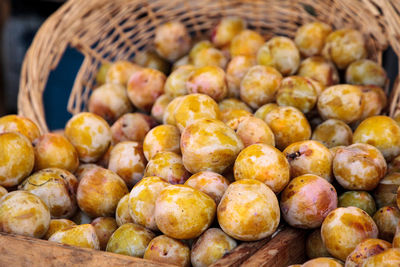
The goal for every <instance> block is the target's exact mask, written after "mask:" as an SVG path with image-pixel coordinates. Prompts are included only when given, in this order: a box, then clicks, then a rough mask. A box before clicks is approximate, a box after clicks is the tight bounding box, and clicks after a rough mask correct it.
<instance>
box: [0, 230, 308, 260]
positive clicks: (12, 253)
mask: <svg viewBox="0 0 400 267" xmlns="http://www.w3.org/2000/svg"><path fill="white" fill-rule="evenodd" d="M304 235H305V234H304V232H303V231H299V230H294V229H286V228H280V229H279V231H278V232H277V233H276V234H275V235H274V236H273V237H272V239H271V238H266V239H263V240H260V241H256V242H246V243H242V244H241V245H239V246H238V247H236V248H235V249H234V250H233V251H231V252H230V253H228V254H227V255H225V256H224V257H223V258H222V259H220V260H219V261H217V262H216V263H214V264H213V265H212V266H213V267H220V266H255V265H253V264H258V265H260V266H268V267H281V266H282V267H286V266H287V264H286V262H296V261H298V262H300V260H301V259H303V258H304ZM298 242H301V243H298ZM271 251H275V252H274V253H275V254H274V253H273V254H274V255H272V254H271ZM289 251H290V253H289ZM253 254H254V255H253ZM252 255H253V256H252ZM282 257H284V258H285V257H286V258H290V259H289V260H283V259H280V258H282ZM277 259H280V260H277ZM260 261H262V263H260ZM266 262H269V264H265V263H266ZM273 262H275V263H274V264H272V263H273ZM285 264H286V265H285ZM0 266H13V267H14V266H15V267H19V266H21V267H22V266H23V267H25V266H30V267H41V266H46V267H52V266H57V267H63V266H66V267H67V266H68V267H71V266H73V267H75V266H77V267H81V266H82V267H91V266H93V267H110V266H113V267H114V266H116V267H119V266H138V267H156V266H160V267H164V266H165V267H171V266H173V265H168V264H162V263H158V262H153V261H148V260H144V259H139V258H135V257H130V256H125V255H119V254H114V253H109V252H104V251H98V250H92V249H84V248H78V247H73V246H68V245H63V244H57V243H54V242H49V241H46V240H40V239H36V238H31V237H25V236H20V235H14V234H6V233H0ZM257 267H258V266H257Z"/></svg>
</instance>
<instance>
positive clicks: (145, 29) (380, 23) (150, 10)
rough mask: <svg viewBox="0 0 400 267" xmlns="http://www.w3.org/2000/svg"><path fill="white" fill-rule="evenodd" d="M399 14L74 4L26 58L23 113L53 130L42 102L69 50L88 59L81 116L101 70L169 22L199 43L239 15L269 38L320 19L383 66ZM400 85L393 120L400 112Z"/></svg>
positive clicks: (398, 35)
mask: <svg viewBox="0 0 400 267" xmlns="http://www.w3.org/2000/svg"><path fill="white" fill-rule="evenodd" d="M399 12H400V1H399V0H297V1H295V0H241V1H239V0H187V1H182V0H181V1H178V0H147V1H145V0H142V1H140V0H113V1H110V0H85V1H82V0H70V1H68V2H67V3H66V4H64V5H63V6H62V7H61V8H60V9H59V10H58V11H57V12H55V13H54V14H53V15H52V16H51V17H50V18H49V19H48V20H47V21H46V22H45V23H44V24H43V26H42V27H41V29H40V30H39V32H38V33H37V35H36V37H35V39H34V41H33V43H32V45H31V47H30V49H29V50H28V52H27V54H26V57H25V60H24V64H23V67H22V72H21V81H20V91H19V99H18V109H19V113H20V114H21V115H24V116H27V117H29V118H31V119H32V120H33V121H35V122H36V123H38V125H39V127H40V128H41V130H42V131H43V132H47V131H48V128H47V126H46V120H45V114H44V108H43V100H42V95H43V91H44V89H45V87H46V83H47V80H48V78H49V74H50V72H51V70H53V69H55V68H56V67H57V65H58V63H59V61H60V58H61V57H62V55H63V53H64V51H65V49H66V48H67V47H68V46H72V47H75V48H77V49H78V50H79V51H81V53H82V54H83V55H84V57H85V58H84V61H83V63H82V65H81V67H80V70H79V73H78V75H77V76H76V79H75V83H74V86H73V88H72V91H71V95H70V99H69V103H68V111H69V112H71V113H73V114H74V113H77V112H80V111H81V110H83V109H84V108H85V103H86V101H87V99H88V96H89V92H90V90H91V88H92V87H93V85H94V80H95V75H96V72H97V69H98V67H99V65H100V64H101V63H103V62H107V61H113V60H116V59H132V58H133V57H134V55H135V53H136V52H137V51H139V50H141V49H143V48H145V49H146V48H149V47H150V46H152V44H153V42H152V41H153V38H154V30H155V27H156V26H157V25H159V24H161V23H164V22H166V21H170V20H179V21H181V22H183V23H184V24H185V25H186V26H187V28H188V29H189V32H190V33H191V34H192V35H193V36H195V37H201V36H204V35H207V34H208V33H209V30H210V29H211V28H212V27H213V26H214V25H215V24H216V23H217V22H218V21H219V20H220V18H221V17H223V16H239V17H242V18H244V19H246V20H247V22H248V25H249V27H250V28H254V29H256V30H257V31H259V32H260V33H261V34H263V35H264V36H265V37H269V36H272V35H274V34H280V35H287V36H289V37H293V35H294V33H295V31H296V29H297V28H298V26H299V25H301V24H303V23H306V22H310V21H313V20H321V21H324V22H326V23H328V24H330V25H332V26H333V27H334V28H343V27H350V28H355V29H358V30H360V31H361V32H362V33H363V34H364V35H365V36H366V37H367V40H368V43H367V47H368V53H369V58H372V59H375V60H377V61H378V62H381V57H382V52H383V51H384V50H385V49H386V48H387V47H388V45H389V44H390V45H391V46H392V48H393V49H394V51H395V52H396V54H397V55H400V14H399ZM397 80H398V79H396V83H395V86H394V88H393V89H392V94H391V98H390V100H391V102H390V108H389V114H390V115H393V114H394V113H395V112H396V111H397V110H398V109H399V110H400V105H399V93H400V86H399V83H398V82H397ZM67 89H69V88H67Z"/></svg>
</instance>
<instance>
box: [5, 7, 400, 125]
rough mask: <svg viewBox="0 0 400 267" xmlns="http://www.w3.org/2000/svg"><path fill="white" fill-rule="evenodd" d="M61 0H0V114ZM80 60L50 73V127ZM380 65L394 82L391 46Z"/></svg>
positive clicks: (58, 119) (62, 110) (73, 53)
mask: <svg viewBox="0 0 400 267" xmlns="http://www.w3.org/2000/svg"><path fill="white" fill-rule="evenodd" d="M64 2H65V0H0V116H2V115H4V114H10V113H17V98H18V87H19V77H20V70H21V66H22V62H23V59H24V55H25V53H26V50H27V49H28V48H29V46H30V44H31V42H32V40H33V38H34V36H35V33H36V31H37V30H38V29H39V27H40V25H41V24H42V23H43V22H44V21H45V20H46V18H47V17H48V16H50V15H51V14H52V13H53V12H54V11H56V10H57V8H59V7H60V6H61V5H62V4H63V3H64ZM82 2H84V0H82ZM82 60H83V57H82V55H81V54H80V53H79V52H78V51H77V50H75V49H72V48H68V49H67V50H66V52H65V54H64V56H63V58H62V60H61V61H60V63H59V65H58V67H57V69H56V70H54V71H53V72H52V73H51V75H50V77H49V80H48V83H47V86H46V90H45V92H44V95H43V98H44V107H45V111H46V120H47V123H48V126H49V128H50V129H60V128H63V127H64V125H65V122H66V121H67V120H68V119H69V118H70V116H71V114H69V113H68V112H67V101H68V96H69V93H70V89H71V88H72V85H73V81H74V78H75V75H76V73H77V72H78V69H79V67H80V64H81V62H82ZM383 65H384V67H385V69H386V70H387V72H388V75H389V77H390V79H391V82H392V83H393V81H394V79H395V76H396V73H398V70H397V57H396V55H395V54H394V53H393V51H392V50H391V49H389V50H388V51H386V52H385V53H384V60H383Z"/></svg>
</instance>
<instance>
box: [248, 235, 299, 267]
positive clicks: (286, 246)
mask: <svg viewBox="0 0 400 267" xmlns="http://www.w3.org/2000/svg"><path fill="white" fill-rule="evenodd" d="M305 239H306V231H304V230H299V229H293V228H286V229H285V230H283V231H282V232H280V233H279V234H277V235H276V236H275V237H274V238H273V239H272V240H271V241H270V242H268V243H267V244H265V245H264V246H263V247H262V248H260V249H259V250H258V251H257V252H256V253H255V254H254V255H252V256H251V257H249V258H248V259H247V260H246V261H244V262H243V264H242V266H246V267H247V266H255V267H264V266H265V267H281V266H282V267H286V266H288V265H291V264H299V263H300V264H302V263H304V261H305V260H306V252H305Z"/></svg>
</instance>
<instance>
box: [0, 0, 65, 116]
mask: <svg viewBox="0 0 400 267" xmlns="http://www.w3.org/2000/svg"><path fill="white" fill-rule="evenodd" d="M63 2H64V1H60V0H59V1H56V0H0V33H1V34H0V99H1V100H0V101H1V103H0V113H1V114H4V113H16V112H17V95H18V84H19V72H20V70H21V65H22V61H23V57H24V55H25V52H26V50H27V49H28V47H29V45H30V43H31V42H32V39H33V37H34V35H35V33H36V31H37V30H38V28H39V27H40V25H41V24H42V23H43V21H44V20H45V19H46V18H47V17H48V16H49V15H50V14H51V13H53V12H54V11H55V10H56V9H57V8H58V7H59V6H60V5H61V4H62V3H63Z"/></svg>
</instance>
